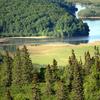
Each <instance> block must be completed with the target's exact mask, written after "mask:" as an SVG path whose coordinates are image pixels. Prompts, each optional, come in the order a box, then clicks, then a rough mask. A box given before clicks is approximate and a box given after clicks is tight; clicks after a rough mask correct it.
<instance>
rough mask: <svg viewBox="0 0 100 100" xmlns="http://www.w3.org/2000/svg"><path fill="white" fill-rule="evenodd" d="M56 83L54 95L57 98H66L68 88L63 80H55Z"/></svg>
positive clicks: (64, 99) (58, 99)
mask: <svg viewBox="0 0 100 100" xmlns="http://www.w3.org/2000/svg"><path fill="white" fill-rule="evenodd" d="M56 85H57V91H56V97H57V100H67V99H68V90H67V87H66V85H65V84H64V82H62V81H61V80H59V81H57V82H56Z"/></svg>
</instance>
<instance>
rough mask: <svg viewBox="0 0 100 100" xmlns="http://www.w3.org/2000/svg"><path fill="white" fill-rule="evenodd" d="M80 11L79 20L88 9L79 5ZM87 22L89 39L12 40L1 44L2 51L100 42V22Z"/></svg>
mask: <svg viewBox="0 0 100 100" xmlns="http://www.w3.org/2000/svg"><path fill="white" fill-rule="evenodd" d="M76 7H77V8H78V11H77V12H76V17H77V18H78V12H79V11H80V10H83V9H86V7H84V6H81V5H79V4H77V5H76ZM83 21H84V22H86V23H87V24H88V26H89V29H90V35H89V37H78V38H70V39H69V38H68V39H54V38H52V39H51V38H48V39H47V38H45V39H44V38H43V39H40V38H39V39H34V38H10V39H9V40H8V41H7V42H6V43H3V44H0V49H3V50H10V51H15V49H16V46H19V45H26V44H30V45H41V44H49V43H53V44H54V43H71V44H80V43H88V42H93V41H100V20H83Z"/></svg>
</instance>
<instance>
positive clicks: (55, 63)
mask: <svg viewBox="0 0 100 100" xmlns="http://www.w3.org/2000/svg"><path fill="white" fill-rule="evenodd" d="M51 70H52V80H53V81H54V82H55V81H56V80H57V79H58V75H57V72H58V66H57V61H56V60H55V59H53V64H52V65H51Z"/></svg>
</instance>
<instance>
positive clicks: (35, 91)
mask: <svg viewBox="0 0 100 100" xmlns="http://www.w3.org/2000/svg"><path fill="white" fill-rule="evenodd" d="M32 97H33V99H32V100H41V93H40V89H39V84H38V75H37V74H36V73H35V74H34V78H33V81H32Z"/></svg>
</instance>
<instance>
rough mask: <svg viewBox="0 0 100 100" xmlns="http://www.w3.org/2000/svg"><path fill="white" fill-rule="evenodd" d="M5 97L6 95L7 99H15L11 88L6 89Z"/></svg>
mask: <svg viewBox="0 0 100 100" xmlns="http://www.w3.org/2000/svg"><path fill="white" fill-rule="evenodd" d="M5 97H6V100H13V97H12V96H11V93H10V90H9V89H7V90H6V95H5Z"/></svg>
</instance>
